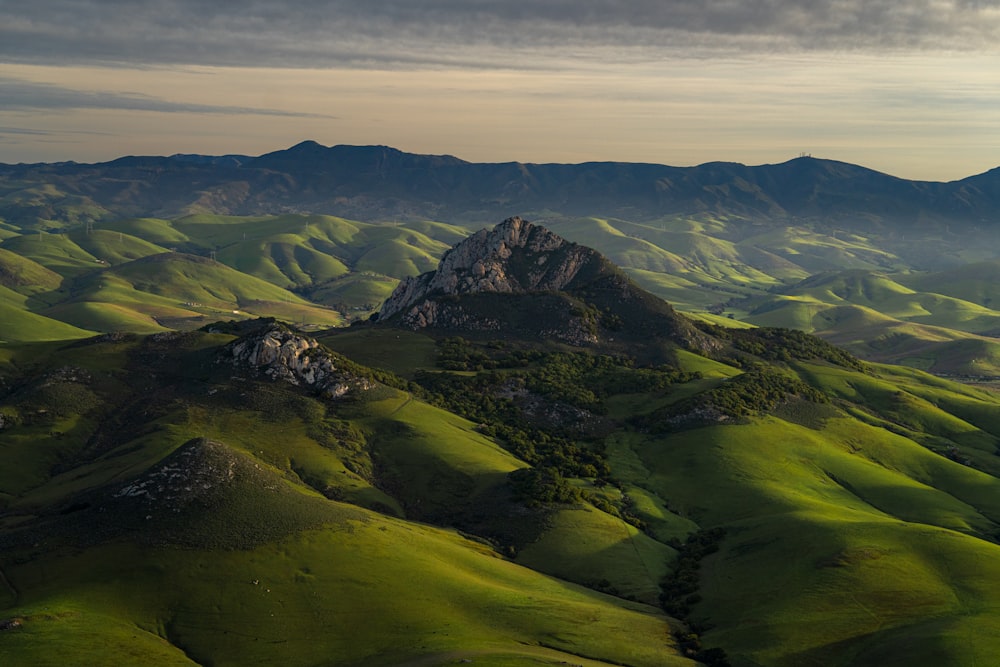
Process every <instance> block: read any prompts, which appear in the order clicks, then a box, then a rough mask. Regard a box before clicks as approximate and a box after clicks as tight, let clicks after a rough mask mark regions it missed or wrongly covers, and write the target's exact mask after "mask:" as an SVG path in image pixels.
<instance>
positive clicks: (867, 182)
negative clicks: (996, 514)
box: [0, 141, 1000, 229]
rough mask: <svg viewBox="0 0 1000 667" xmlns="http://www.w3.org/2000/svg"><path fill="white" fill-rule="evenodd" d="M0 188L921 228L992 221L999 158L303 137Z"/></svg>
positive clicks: (68, 209) (266, 205)
mask: <svg viewBox="0 0 1000 667" xmlns="http://www.w3.org/2000/svg"><path fill="white" fill-rule="evenodd" d="M0 192H2V194H3V200H2V204H0V217H2V219H3V220H4V221H5V222H7V223H10V224H14V225H17V226H19V227H21V228H25V229H33V228H42V229H45V228H53V226H57V227H58V226H61V225H63V224H66V223H86V222H99V221H102V220H112V219H118V218H122V217H166V218H175V217H178V216H182V215H186V214H191V213H214V214H223V215H262V214H281V213H320V214H329V215H337V216H343V217H348V218H353V219H357V220H362V221H379V220H387V219H392V220H416V219H431V220H440V221H444V222H456V221H459V220H460V221H462V222H464V223H474V224H476V225H479V224H485V223H492V222H495V221H496V220H498V219H502V218H504V217H507V216H509V215H512V214H529V213H532V214H535V213H539V212H546V211H547V212H554V213H558V214H561V215H567V216H580V215H586V216H598V217H608V216H611V217H618V218H623V219H627V220H635V221H644V220H649V219H657V218H662V217H664V216H692V215H704V214H712V215H714V216H723V217H727V216H728V217H737V218H743V219H748V218H752V219H756V220H770V221H789V220H793V221H795V220H798V221H817V220H828V219H834V220H837V221H838V222H840V223H841V224H850V225H852V226H854V227H858V228H865V227H868V226H871V225H876V226H877V225H880V224H890V223H905V224H906V225H908V226H909V227H910V228H911V229H923V228H925V227H926V226H936V225H948V224H952V225H962V226H969V225H972V226H978V225H990V224H991V222H992V221H993V220H995V219H996V215H997V212H998V211H1000V169H994V170H992V171H989V172H986V173H984V174H980V175H977V176H971V177H969V178H965V179H962V180H959V181H954V182H951V183H932V182H920V181H907V180H904V179H901V178H895V177H893V176H889V175H887V174H883V173H880V172H877V171H873V170H871V169H866V168H864V167H859V166H856V165H851V164H847V163H843V162H836V161H831V160H821V159H815V158H811V157H799V158H795V159H793V160H790V161H788V162H785V163H782V164H776V165H762V166H756V167H748V166H744V165H741V164H736V163H725V162H713V163H708V164H703V165H700V166H697V167H669V166H664V165H656V164H635V163H619V162H590V163H584V164H525V163H519V162H509V163H498V164H484V163H472V162H466V161H464V160H461V159H459V158H456V157H452V156H437V155H415V154H410V153H404V152H402V151H399V150H396V149H394V148H389V147H386V146H333V147H329V148H328V147H324V146H321V145H320V144H318V143H316V142H313V141H306V142H303V143H300V144H298V145H296V146H293V147H291V148H288V149H286V150H281V151H276V152H273V153H267V154H265V155H261V156H259V157H247V156H235V155H229V156H220V157H213V156H194V155H175V156H172V157H123V158H119V159H117V160H113V161H111V162H106V163H100V164H76V163H71V162H65V163H56V164H19V165H0Z"/></svg>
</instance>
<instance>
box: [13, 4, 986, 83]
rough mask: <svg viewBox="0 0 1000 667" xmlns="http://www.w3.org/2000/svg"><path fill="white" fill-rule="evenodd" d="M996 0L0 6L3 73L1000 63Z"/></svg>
mask: <svg viewBox="0 0 1000 667" xmlns="http://www.w3.org/2000/svg"><path fill="white" fill-rule="evenodd" d="M998 34H1000V1H995V0H906V1H901V0H796V1H792V0H625V1H622V0H572V1H570V0H425V1H423V2H413V1H412V0H380V1H378V2H357V1H356V0H332V1H331V0H300V1H296V2H284V3H278V2H270V1H267V0H246V1H236V0H217V1H215V2H211V3H206V2H202V1H201V0H156V1H155V2H154V1H152V0H139V1H132V0H129V1H126V0H39V1H37V2H18V3H16V4H15V3H13V2H3V3H0V61H6V62H16V63H35V64H59V63H62V62H66V61H72V62H74V63H78V64H79V63H100V64H106V65H107V64H111V65H128V66H131V67H134V66H137V65H147V66H156V65H183V64H200V65H218V66H262V65H266V66H270V67H274V66H282V67H314V68H329V67H345V66H353V67H390V66H391V67H400V68H409V67H427V66H432V67H433V66H462V67H515V68H530V67H533V66H537V65H538V62H539V60H540V59H545V60H547V61H551V59H552V58H557V59H558V58H559V57H566V58H567V59H570V58H572V59H579V58H586V57H587V56H588V55H591V56H593V57H594V58H595V59H597V58H599V59H601V60H603V61H607V60H608V58H612V59H622V60H629V59H637V58H639V59H655V58H656V57H657V54H662V53H669V54H670V55H671V56H672V57H676V56H677V55H685V54H687V55H691V56H694V57H698V56H700V55H705V54H713V53H718V52H726V51H728V52H733V53H759V52H774V51H781V52H795V51H816V50H837V51H857V50H865V51H885V50H928V49H932V50H957V51H963V50H973V51H975V50H979V51H987V52H993V53H996V52H998V51H1000V46H998V40H997V39H996V36H997V35H998Z"/></svg>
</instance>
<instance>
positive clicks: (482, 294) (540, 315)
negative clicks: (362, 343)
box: [377, 218, 719, 361]
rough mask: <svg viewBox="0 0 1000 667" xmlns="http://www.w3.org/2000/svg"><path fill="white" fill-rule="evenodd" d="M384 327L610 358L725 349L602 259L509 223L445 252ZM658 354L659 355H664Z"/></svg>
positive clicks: (390, 311) (385, 310)
mask: <svg viewBox="0 0 1000 667" xmlns="http://www.w3.org/2000/svg"><path fill="white" fill-rule="evenodd" d="M377 320H378V322H379V323H382V324H388V325H390V326H401V327H405V328H408V329H414V330H417V329H424V328H434V329H437V330H438V331H440V332H453V333H460V334H463V335H464V334H488V335H495V336H500V337H511V338H524V339H533V340H539V339H540V340H552V341H559V342H563V343H568V344H570V345H575V346H578V347H592V346H603V347H605V348H606V349H608V350H609V351H612V352H617V351H625V350H632V352H629V354H632V353H633V352H634V351H635V349H636V347H637V346H638V347H643V348H648V351H649V354H648V355H647V356H649V357H650V358H651V359H654V360H655V359H656V358H659V357H663V356H664V355H665V354H666V357H667V361H669V353H668V352H666V351H665V349H664V348H662V346H661V343H662V342H668V346H680V347H683V348H686V349H692V350H700V351H707V350H711V349H717V348H718V347H719V342H718V341H716V340H714V339H712V338H711V336H708V335H706V334H704V333H702V332H700V331H699V330H698V329H697V327H695V326H694V325H693V324H692V323H691V322H690V321H689V320H688V319H687V318H685V317H683V316H681V315H679V314H678V313H677V312H676V311H674V309H673V307H672V306H670V304H668V303H666V302H665V301H663V300H662V299H659V298H657V297H656V296H654V295H652V294H650V293H649V292H647V291H645V290H644V289H642V288H641V287H639V286H638V285H636V284H635V283H634V282H632V281H631V280H630V279H629V277H628V276H627V275H625V273H624V272H623V271H622V270H621V269H619V268H618V267H616V266H615V265H614V264H613V263H611V262H610V261H609V260H607V259H606V258H605V257H603V256H602V255H601V254H600V253H599V252H597V251H596V250H593V249H591V248H587V247H585V246H581V245H577V244H575V243H571V242H569V241H567V240H565V239H563V238H562V237H560V236H557V235H556V234H553V233H552V232H550V231H549V230H547V229H545V228H544V227H541V226H538V225H533V224H531V223H530V222H526V221H525V220H522V219H521V218H508V219H507V220H504V221H503V222H502V223H500V224H499V225H497V226H496V227H494V228H493V229H492V230H485V229H484V230H481V231H479V232H477V233H476V234H473V235H472V236H470V237H469V238H467V239H465V240H464V241H462V242H461V243H459V244H458V245H456V246H455V247H454V248H452V249H451V250H449V251H448V252H447V253H445V255H444V257H443V258H442V259H441V263H440V264H439V265H438V268H437V270H436V271H431V272H429V273H424V274H421V275H419V276H417V277H415V278H408V279H407V280H405V281H403V282H402V283H400V284H399V285H398V286H397V287H396V289H395V290H394V291H393V293H392V295H391V296H390V297H389V298H388V299H387V300H386V302H385V303H384V304H383V306H382V308H381V310H380V311H379V314H378V318H377ZM658 350H659V351H658Z"/></svg>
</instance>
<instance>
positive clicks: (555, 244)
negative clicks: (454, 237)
mask: <svg viewBox="0 0 1000 667" xmlns="http://www.w3.org/2000/svg"><path fill="white" fill-rule="evenodd" d="M602 261H603V258H602V257H601V256H600V254H599V253H597V252H596V251H595V250H592V249H590V248H587V247H585V246H580V245H577V244H575V243H570V242H569V241H567V240H566V239H564V238H562V237H560V236H558V235H556V234H553V233H552V232H550V231H549V230H547V229H545V228H544V227H540V226H538V225H533V224H531V223H530V222H528V221H526V220H522V219H521V218H508V219H507V220H504V221H503V222H502V223H500V224H499V225H497V226H496V227H494V228H493V229H491V230H487V229H482V230H480V231H478V232H476V233H475V234H473V235H472V236H470V237H469V238H467V239H465V240H464V241H462V242H461V243H459V244H458V245H456V246H455V247H454V248H452V249H451V250H449V251H448V252H447V253H445V255H444V257H442V258H441V263H440V264H439V265H438V268H437V270H436V271H430V272H428V273H423V274H421V275H419V276H416V277H412V278H407V279H406V280H404V281H403V282H402V283H400V284H399V285H398V286H397V287H396V289H395V290H394V291H393V293H392V295H390V297H389V298H388V299H387V300H386V302H385V303H384V304H383V305H382V308H381V310H380V311H379V319H380V320H385V319H388V318H390V317H392V316H393V315H396V314H397V313H404V317H405V318H406V319H407V321H408V323H409V324H410V325H411V326H413V327H414V328H422V327H424V326H429V325H430V324H432V323H433V322H434V316H435V312H434V310H435V309H434V307H433V305H431V304H432V302H431V303H430V304H428V303H425V302H428V299H429V298H431V297H440V296H454V295H460V294H476V293H482V292H495V293H506V294H520V293H526V292H547V291H561V290H565V289H567V288H568V287H569V286H570V285H571V284H572V283H573V280H574V279H575V278H576V276H577V274H578V273H579V272H580V270H581V269H582V268H584V267H585V266H587V265H588V264H591V263H600V262H602ZM414 309H415V310H414ZM411 310H412V311H413V312H412V313H411V312H410V311H411Z"/></svg>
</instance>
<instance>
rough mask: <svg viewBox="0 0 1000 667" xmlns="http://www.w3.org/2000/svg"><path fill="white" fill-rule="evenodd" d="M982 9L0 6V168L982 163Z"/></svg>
mask: <svg viewBox="0 0 1000 667" xmlns="http://www.w3.org/2000/svg"><path fill="white" fill-rule="evenodd" d="M998 36H1000V0H800V1H797V2H793V1H791V0H573V1H572V2H570V1H569V0H367V1H365V2H358V1H350V0H295V1H293V0H286V1H285V2H276V1H273V0H239V1H237V0H214V1H213V2H205V1H204V0H155V2H154V1H152V0H32V1H31V2H27V1H26V0H0V162H3V163H16V162H52V161H62V160H75V161H78V162H98V161H104V160H110V159H114V158H116V157H119V156H122V155H171V154H174V153H201V154H211V155H222V154H243V155H259V154H262V153H266V152H269V151H274V150H280V149H283V148H287V147H289V146H292V145H294V144H296V143H298V142H300V141H303V140H306V139H311V140H315V141H318V142H319V143H321V144H324V145H335V144H355V145H369V144H378V145H388V146H393V147H395V148H399V149H400V150H404V151H408V152H413V153H428V154H449V155H455V156H457V157H460V158H462V159H465V160H469V161H474V162H507V161H520V162H584V161H591V160H599V161H606V160H614V161H627V162H652V163H658V164H669V165H675V166H689V165H696V164H701V163H704V162H710V161H730V162H741V163H744V164H770V163H777V162H784V161H785V160H788V159H791V158H793V157H796V156H798V155H800V154H810V155H813V156H814V157H822V158H829V159H835V160H842V161H845V162H851V163H854V164H860V165H863V166H866V167H870V168H873V169H878V170H880V171H884V172H887V173H890V174H893V175H896V176H900V177H903V178H910V179H920V180H934V181H950V180H956V179H960V178H964V177H966V176H971V175H973V174H977V173H981V172H984V171H987V170H989V169H992V168H994V167H997V166H1000V39H998Z"/></svg>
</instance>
